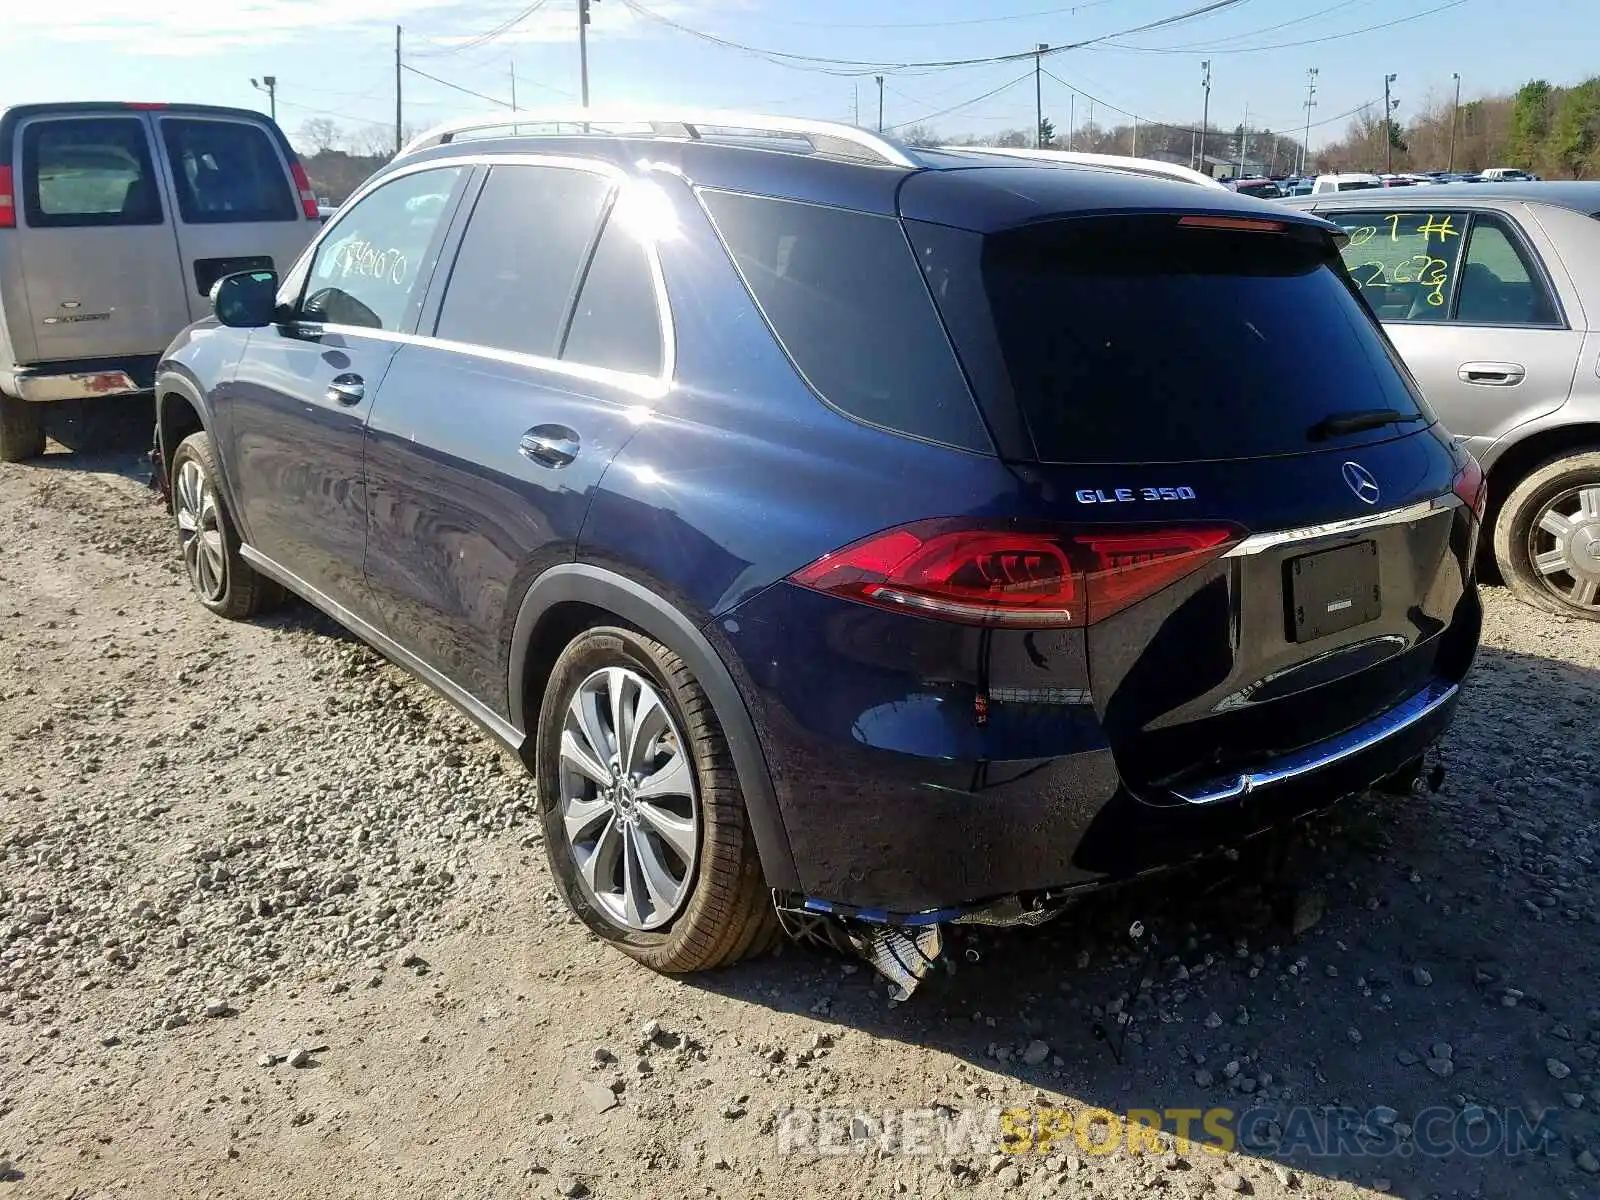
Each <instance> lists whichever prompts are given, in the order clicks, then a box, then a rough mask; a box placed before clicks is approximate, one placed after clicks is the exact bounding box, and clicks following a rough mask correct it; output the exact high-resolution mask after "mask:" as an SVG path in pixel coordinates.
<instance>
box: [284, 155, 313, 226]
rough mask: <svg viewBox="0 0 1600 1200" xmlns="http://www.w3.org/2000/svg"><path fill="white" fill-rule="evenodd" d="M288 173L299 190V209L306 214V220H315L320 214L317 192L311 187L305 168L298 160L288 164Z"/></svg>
mask: <svg viewBox="0 0 1600 1200" xmlns="http://www.w3.org/2000/svg"><path fill="white" fill-rule="evenodd" d="M289 174H290V175H292V176H294V186H295V188H296V189H298V191H299V192H300V211H301V212H303V213H304V214H305V215H306V219H307V220H311V221H315V220H317V219H318V218H319V217H320V215H321V214H319V213H318V212H317V193H316V192H314V191H313V190H312V188H311V180H310V178H309V177H308V176H307V175H306V169H305V168H304V167H302V166H301V165H300V164H299V163H298V162H292V163H290V164H289Z"/></svg>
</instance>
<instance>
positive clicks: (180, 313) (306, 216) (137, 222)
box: [0, 104, 319, 363]
mask: <svg viewBox="0 0 1600 1200" xmlns="http://www.w3.org/2000/svg"><path fill="white" fill-rule="evenodd" d="M0 147H3V148H4V151H5V152H6V153H7V154H8V157H7V158H5V159H0V169H3V172H4V174H6V175H8V176H9V182H10V183H11V185H12V186H11V187H10V188H6V189H3V190H5V191H8V192H10V193H11V194H12V196H13V198H14V204H13V206H12V208H11V211H10V212H9V213H8V214H0V238H4V239H5V240H6V242H7V247H6V249H5V251H4V252H3V253H0V276H3V278H0V286H3V288H4V294H3V302H4V310H5V316H6V321H7V326H8V330H9V332H10V335H11V344H12V349H13V357H14V358H15V359H16V361H18V362H22V363H32V362H56V361H70V360H78V359H97V358H114V357H122V356H127V357H133V356H149V357H151V358H153V357H154V356H155V355H158V354H159V353H160V352H161V351H162V350H164V349H165V348H166V346H167V345H168V343H170V342H171V340H172V339H173V337H174V336H176V335H177V333H178V332H179V331H180V330H182V329H183V328H184V326H186V325H188V324H189V323H190V322H192V321H195V320H198V319H200V318H201V317H204V316H207V315H208V314H209V313H210V311H211V307H210V301H209V293H210V289H211V285H212V284H213V283H214V282H215V281H216V280H217V279H218V278H220V277H221V276H222V275H224V274H227V273H229V272H230V271H242V270H254V269H260V268H276V269H277V270H279V271H285V270H287V269H288V267H289V266H290V264H291V263H292V262H293V261H294V259H295V257H296V256H297V255H298V254H299V252H300V251H301V249H303V248H304V246H305V245H306V243H307V242H308V241H309V240H310V238H311V235H312V234H313V233H314V232H315V231H316V230H317V228H318V227H319V221H318V215H317V209H316V197H315V195H314V194H312V192H311V191H310V188H309V184H307V183H306V182H305V178H304V173H303V171H302V169H301V168H300V165H299V163H298V161H297V160H296V159H295V157H294V154H293V151H292V150H291V149H290V147H289V144H288V142H287V141H285V140H284V138H283V135H282V133H281V132H279V131H278V129H277V127H276V126H275V125H273V124H272V123H271V122H269V121H268V120H267V119H266V118H264V117H259V116H256V115H254V114H251V113H248V112H245V111H243V110H234V109H221V108H208V107H205V106H192V107H191V106H179V107H171V108H169V107H167V106H163V105H143V104H109V105H93V104H61V105H43V104H41V105H26V106H20V107H17V108H13V109H9V110H7V111H6V112H5V114H4V116H3V118H0ZM7 164H9V165H7ZM8 223H9V226H10V227H9V228H3V226H5V225H6V224H8Z"/></svg>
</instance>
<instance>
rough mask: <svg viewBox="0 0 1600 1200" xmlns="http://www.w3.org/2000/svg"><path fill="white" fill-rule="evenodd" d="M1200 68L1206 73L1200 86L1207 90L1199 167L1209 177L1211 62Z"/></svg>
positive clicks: (1202, 117) (1203, 110)
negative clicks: (1207, 166) (1207, 164)
mask: <svg viewBox="0 0 1600 1200" xmlns="http://www.w3.org/2000/svg"><path fill="white" fill-rule="evenodd" d="M1200 68H1201V70H1203V71H1204V72H1205V77H1204V79H1202V80H1201V83H1200V86H1201V87H1203V88H1204V89H1205V93H1206V100H1205V104H1204V106H1203V107H1202V108H1201V110H1200V161H1199V163H1198V164H1197V165H1198V166H1199V168H1200V171H1201V173H1202V174H1205V175H1209V174H1211V172H1210V171H1209V170H1207V169H1206V138H1207V137H1208V136H1209V135H1210V133H1211V60H1210V59H1207V60H1206V61H1205V62H1203V63H1201V64H1200Z"/></svg>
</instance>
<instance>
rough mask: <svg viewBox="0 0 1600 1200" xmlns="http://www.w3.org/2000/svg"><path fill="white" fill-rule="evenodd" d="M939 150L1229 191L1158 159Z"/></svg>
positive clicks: (993, 148) (1013, 150) (1002, 149)
mask: <svg viewBox="0 0 1600 1200" xmlns="http://www.w3.org/2000/svg"><path fill="white" fill-rule="evenodd" d="M939 149H940V150H948V151H952V152H955V153H959V154H998V155H1002V156H1004V157H1006V158H1037V159H1043V160H1045V161H1048V162H1059V163H1071V164H1073V165H1075V166H1080V167H1102V168H1104V169H1106V170H1108V171H1130V172H1133V173H1134V174H1137V175H1152V176H1158V177H1160V178H1163V179H1177V180H1181V181H1182V182H1184V183H1194V184H1199V185H1200V186H1201V187H1213V188H1218V189H1220V190H1222V191H1227V190H1228V189H1227V188H1225V187H1223V186H1222V184H1220V183H1218V182H1217V181H1216V180H1215V179H1213V178H1211V176H1209V175H1207V174H1205V173H1204V172H1201V171H1196V170H1193V169H1192V168H1190V167H1180V166H1179V165H1178V164H1177V163H1169V162H1162V161H1161V160H1159V159H1155V158H1130V157H1129V156H1128V155H1126V154H1085V153H1082V152H1080V151H1077V150H1031V149H1027V148H1024V147H1020V146H940V147H939Z"/></svg>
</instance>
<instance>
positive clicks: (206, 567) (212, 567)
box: [167, 433, 283, 621]
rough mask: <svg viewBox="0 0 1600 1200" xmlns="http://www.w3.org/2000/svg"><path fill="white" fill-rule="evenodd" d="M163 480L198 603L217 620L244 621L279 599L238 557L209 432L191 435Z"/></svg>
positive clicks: (279, 594)
mask: <svg viewBox="0 0 1600 1200" xmlns="http://www.w3.org/2000/svg"><path fill="white" fill-rule="evenodd" d="M167 477H168V478H169V479H170V480H171V487H172V516H173V522H174V524H175V527H176V529H177V533H178V548H179V550H180V552H181V553H182V554H183V561H184V567H185V569H186V570H187V571H188V573H189V583H190V585H191V586H192V587H193V588H194V593H195V595H196V596H197V597H198V598H199V600H200V603H201V604H204V605H205V606H206V607H207V608H209V609H210V610H211V611H212V612H214V613H216V614H217V615H218V616H219V617H227V618H229V619H230V620H235V621H238V620H243V619H244V618H246V617H253V616H255V615H256V614H257V613H262V612H266V611H267V610H268V609H270V608H272V607H274V606H275V605H277V604H278V603H280V602H281V601H282V599H283V589H282V588H280V587H279V586H278V585H277V583H276V582H274V581H273V580H271V579H268V578H267V577H266V576H264V575H262V574H260V573H259V572H257V571H256V569H255V568H254V567H252V566H251V565H250V564H249V563H247V562H245V560H244V558H243V556H242V555H240V553H239V534H238V532H237V531H236V529H235V527H234V524H233V516H232V514H231V513H229V512H228V507H227V502H226V501H225V500H224V499H223V498H222V492H221V490H220V489H219V488H218V487H217V485H216V481H217V480H218V479H220V478H221V477H222V476H221V472H219V471H218V470H217V454H216V451H215V449H213V447H212V445H211V435H210V434H209V433H192V434H190V435H189V436H188V437H186V438H184V439H183V441H182V442H181V443H179V445H178V449H177V451H176V452H175V453H174V454H173V456H172V463H171V465H170V466H169V468H168V475H167Z"/></svg>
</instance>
